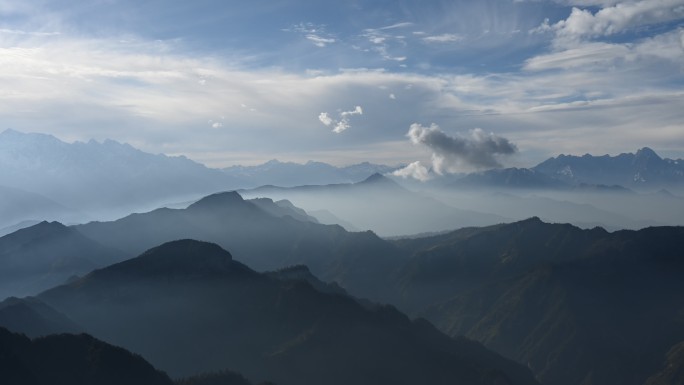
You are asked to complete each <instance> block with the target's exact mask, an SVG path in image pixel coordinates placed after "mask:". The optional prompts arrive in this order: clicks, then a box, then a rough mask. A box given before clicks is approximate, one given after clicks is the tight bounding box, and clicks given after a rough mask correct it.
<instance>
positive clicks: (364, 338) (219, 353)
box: [39, 240, 536, 385]
mask: <svg viewBox="0 0 684 385" xmlns="http://www.w3.org/2000/svg"><path fill="white" fill-rule="evenodd" d="M39 298H40V299H41V300H43V301H45V302H46V303H47V304H48V305H50V306H53V307H54V308H55V309H58V310H59V311H62V312H64V313H65V314H66V315H68V316H69V317H70V318H72V319H74V320H75V321H76V322H78V323H79V324H81V325H84V326H85V327H87V328H88V330H89V331H90V332H92V333H93V334H94V335H95V336H97V337H98V338H102V339H104V340H106V341H109V342H112V343H115V344H117V345H121V346H123V347H125V348H127V349H130V350H132V351H135V352H138V353H140V354H142V355H143V356H144V357H146V358H147V359H149V360H150V362H152V363H153V364H155V365H157V367H159V368H161V369H163V370H167V371H168V372H169V373H171V374H172V375H175V376H187V375H192V374H195V373H201V372H212V371H216V370H221V369H224V368H226V367H229V368H231V369H235V370H238V371H239V372H241V373H243V374H245V375H246V376H247V377H248V378H253V379H258V380H263V379H270V380H272V381H274V382H275V383H277V384H283V385H288V384H301V385H306V384H322V383H325V384H331V385H335V384H352V383H353V384H374V385H375V384H384V383H387V384H389V383H392V384H416V383H430V384H453V383H468V384H492V385H493V384H534V383H536V381H535V380H534V379H533V377H532V376H531V374H530V373H529V371H527V369H526V368H524V367H522V366H520V365H518V364H514V363H513V362H511V361H508V360H505V359H503V358H501V357H500V356H498V355H496V354H494V353H492V352H490V351H488V350H486V349H484V348H483V347H482V346H481V345H479V344H477V343H474V342H470V341H466V340H463V339H451V338H449V337H446V336H445V335H443V334H441V333H440V332H438V331H437V330H436V329H434V328H433V327H432V326H431V325H430V324H428V323H426V322H424V321H416V322H411V321H410V320H409V319H408V318H407V317H406V316H404V315H402V314H401V313H399V312H398V311H396V310H394V309H393V308H391V307H375V308H373V309H369V308H368V307H365V306H363V305H361V304H359V303H358V302H357V301H356V300H354V299H352V298H350V297H348V296H346V295H342V294H327V293H322V292H320V291H318V290H316V289H314V287H312V286H311V285H310V284H309V283H307V282H306V281H302V280H291V279H288V280H280V279H277V278H274V277H271V276H267V275H263V274H259V273H256V272H255V271H253V270H251V269H249V268H247V267H246V266H244V265H242V264H241V263H239V262H236V261H234V260H233V259H232V256H231V255H230V254H229V253H228V252H227V251H225V250H223V249H221V248H220V247H219V246H217V245H215V244H210V243H205V242H199V241H193V240H180V241H174V242H169V243H166V244H163V245H161V246H158V247H155V248H153V249H150V250H148V251H146V252H145V253H143V254H142V255H140V256H139V257H136V258H133V259H130V260H128V261H124V262H121V263H118V264H115V265H112V266H110V267H107V268H104V269H101V270H96V271H94V272H93V273H91V274H89V275H87V276H85V277H83V278H82V279H80V280H77V281H75V282H73V283H70V284H67V285H64V286H61V287H57V288H55V289H52V290H49V291H46V292H44V293H42V294H41V295H40V296H39ZM189 357H191V358H192V359H189Z"/></svg>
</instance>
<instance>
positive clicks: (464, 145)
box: [407, 123, 518, 174]
mask: <svg viewBox="0 0 684 385" xmlns="http://www.w3.org/2000/svg"><path fill="white" fill-rule="evenodd" d="M407 136H408V137H409V138H410V139H411V142H413V143H415V144H422V145H424V146H426V147H428V148H429V149H430V150H432V163H433V165H432V166H433V169H434V170H435V172H437V173H439V174H443V173H445V172H447V173H448V172H454V171H460V170H462V169H464V168H475V169H484V168H494V167H501V163H499V161H498V160H497V158H496V157H497V156H499V155H511V154H514V153H515V152H517V151H518V149H517V147H516V146H515V145H514V144H513V143H511V142H510V141H509V140H508V139H506V138H503V137H500V136H496V135H494V134H491V133H490V134H487V133H485V132H484V131H483V130H482V129H479V128H476V129H474V130H471V131H470V133H469V135H468V136H455V137H454V136H449V135H447V134H446V133H444V131H442V130H441V129H440V128H439V126H437V125H436V124H432V125H431V126H430V127H424V126H422V125H420V124H417V123H414V124H412V125H411V128H410V129H409V132H408V134H407Z"/></svg>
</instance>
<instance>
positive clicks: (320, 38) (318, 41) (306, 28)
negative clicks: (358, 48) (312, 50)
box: [283, 23, 337, 48]
mask: <svg viewBox="0 0 684 385" xmlns="http://www.w3.org/2000/svg"><path fill="white" fill-rule="evenodd" d="M283 31H286V32H297V33H300V34H302V35H303V36H304V38H305V39H306V40H308V41H310V42H312V43H313V44H314V45H315V46H316V47H320V48H325V47H326V46H328V45H329V44H333V43H335V42H337V39H335V38H334V36H333V35H331V34H329V33H327V32H326V30H325V26H324V25H317V24H313V23H299V24H296V25H293V26H292V27H290V28H286V29H284V30H283Z"/></svg>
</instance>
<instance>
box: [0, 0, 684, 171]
mask: <svg viewBox="0 0 684 385" xmlns="http://www.w3.org/2000/svg"><path fill="white" fill-rule="evenodd" d="M5 128H12V129H14V130H17V131H21V132H41V133H47V134H52V135H55V136H56V137H58V138H60V139H62V140H65V141H76V140H79V141H88V140H90V139H95V140H104V139H113V140H117V141H120V142H126V143H130V144H131V145H133V146H135V147H137V148H140V149H142V150H144V151H148V152H153V153H165V154H168V155H185V156H187V157H189V158H191V159H194V160H196V161H199V162H202V163H204V164H207V165H209V166H211V167H223V166H230V165H234V164H245V165H247V164H258V163H262V162H264V161H266V160H269V159H273V158H277V159H279V160H281V161H295V162H305V161H307V160H316V161H324V162H328V163H331V164H335V165H347V164H353V163H359V162H363V161H371V162H376V163H385V164H399V163H402V164H407V165H409V167H407V168H406V169H405V170H404V174H405V175H407V176H409V175H410V176H414V177H417V178H419V179H420V178H421V177H424V176H425V175H426V173H432V174H435V173H436V174H440V173H441V174H444V173H450V172H460V171H467V170H474V169H483V168H488V167H510V166H520V167H526V166H532V165H534V164H536V163H538V162H540V161H542V160H544V159H546V158H548V157H550V156H556V155H558V154H561V153H564V154H577V155H581V154H585V153H591V154H595V155H602V154H619V153H622V152H634V151H636V150H637V149H638V148H641V147H644V146H648V147H651V148H653V149H654V150H656V151H657V152H658V153H659V154H661V155H663V156H669V157H673V158H676V157H684V0H626V1H620V0H553V1H552V0H481V1H461V0H448V1H438V0H428V1H401V0H398V1H388V0H376V1H370V0H352V1H346V2H327V1H313V0H289V1H285V0H273V1H252V2H244V1H239V2H238V1H233V0H195V1H177V0H148V1H137V0H89V1H81V0H32V1H30V2H27V1H19V0H0V129H5Z"/></svg>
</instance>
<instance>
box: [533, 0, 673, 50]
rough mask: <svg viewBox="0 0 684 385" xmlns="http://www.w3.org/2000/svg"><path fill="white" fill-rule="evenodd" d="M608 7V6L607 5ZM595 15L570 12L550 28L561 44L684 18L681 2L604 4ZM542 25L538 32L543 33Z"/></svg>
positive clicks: (650, 0) (659, 0)
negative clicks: (565, 17)
mask: <svg viewBox="0 0 684 385" xmlns="http://www.w3.org/2000/svg"><path fill="white" fill-rule="evenodd" d="M609 4H610V5H609ZM602 6H603V8H602V9H600V10H599V11H597V12H596V13H591V11H589V10H587V9H581V8H573V9H572V12H571V13H570V16H569V17H568V18H567V19H565V20H561V21H559V22H557V23H556V24H554V25H553V26H552V28H553V30H554V31H555V32H556V34H557V36H558V38H559V39H561V43H562V42H563V40H567V41H574V40H576V39H580V38H585V37H590V38H591V37H600V36H609V35H614V34H617V33H621V32H624V31H626V30H629V29H632V28H635V27H640V26H645V25H653V24H659V23H665V22H669V21H673V20H680V19H683V18H684V1H682V0H639V1H633V2H630V1H624V2H620V3H615V4H612V2H605V4H602ZM544 28H545V27H544V25H542V29H544Z"/></svg>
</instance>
